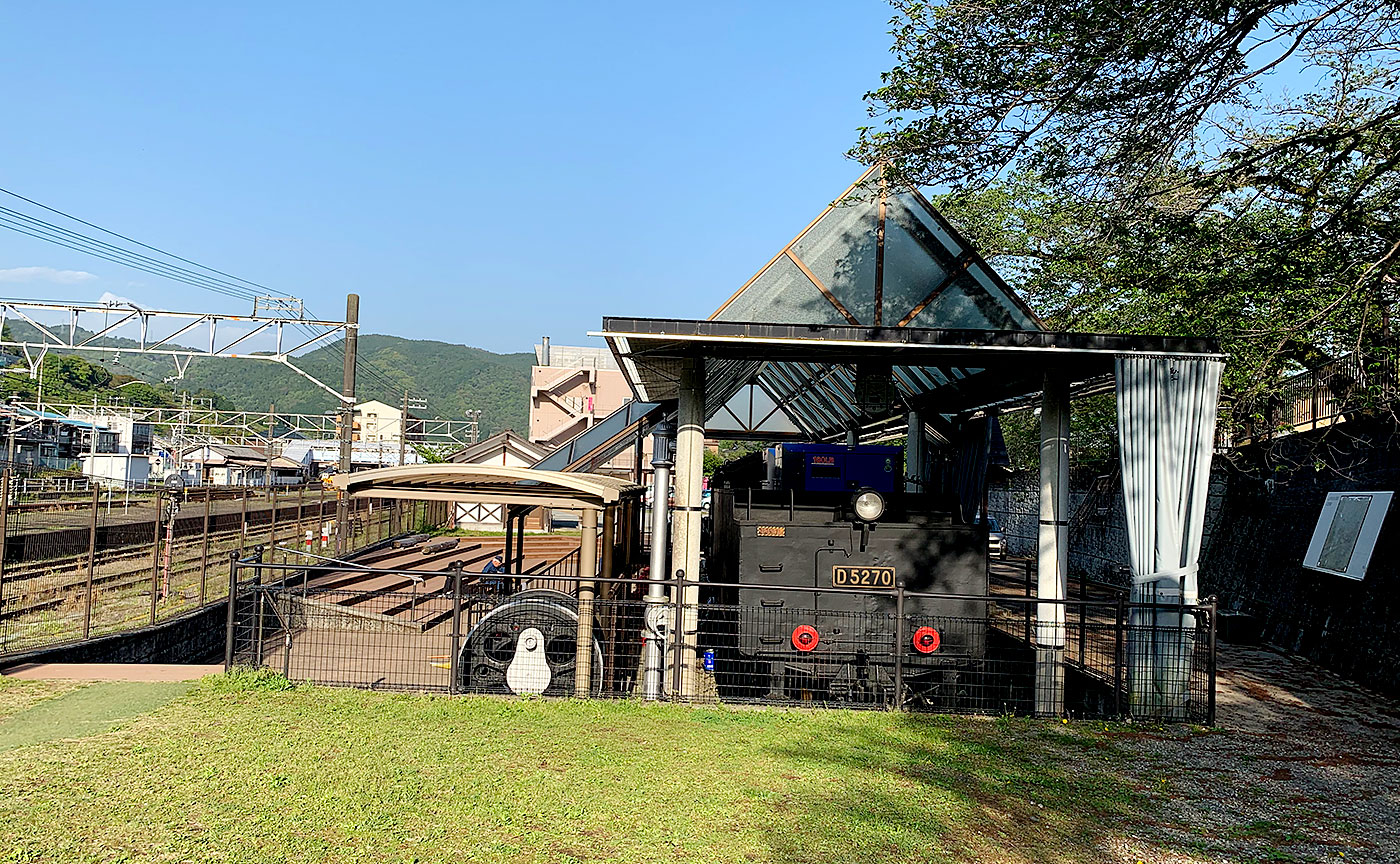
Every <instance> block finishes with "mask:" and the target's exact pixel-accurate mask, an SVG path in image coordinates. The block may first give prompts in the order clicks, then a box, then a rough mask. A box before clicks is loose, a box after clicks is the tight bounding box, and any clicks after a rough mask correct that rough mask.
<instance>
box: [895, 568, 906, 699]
mask: <svg viewBox="0 0 1400 864" xmlns="http://www.w3.org/2000/svg"><path fill="white" fill-rule="evenodd" d="M894 617H895V621H894V710H896V711H903V710H904V636H905V633H904V631H905V627H904V580H903V579H896V580H895V583H894Z"/></svg>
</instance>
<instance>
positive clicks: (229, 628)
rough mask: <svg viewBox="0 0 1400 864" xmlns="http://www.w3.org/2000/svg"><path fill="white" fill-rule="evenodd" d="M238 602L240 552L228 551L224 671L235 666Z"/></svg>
mask: <svg viewBox="0 0 1400 864" xmlns="http://www.w3.org/2000/svg"><path fill="white" fill-rule="evenodd" d="M237 603H238V553H237V552H234V551H232V550H230V551H229V553H228V617H227V619H226V620H225V622H224V671H225V672H227V671H229V670H230V669H232V668H233V628H234V626H235V624H236V623H237V622H235V621H234V608H235V606H236V605H237Z"/></svg>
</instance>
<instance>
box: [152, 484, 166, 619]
mask: <svg viewBox="0 0 1400 864" xmlns="http://www.w3.org/2000/svg"><path fill="white" fill-rule="evenodd" d="M163 497H165V494H164V493H163V492H161V491H160V490H159V489H157V490H156V514H155V516H154V517H153V518H152V519H151V522H152V523H153V524H154V525H155V532H154V534H155V539H154V540H152V541H151V623H152V624H155V623H156V591H157V590H159V589H160V523H161V522H162V521H163V520H162V519H161V517H162V516H164V515H165V512H164V511H163V510H162V509H161V506H162V502H161V499H162V498H163Z"/></svg>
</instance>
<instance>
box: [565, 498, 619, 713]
mask: <svg viewBox="0 0 1400 864" xmlns="http://www.w3.org/2000/svg"><path fill="white" fill-rule="evenodd" d="M605 521H611V520H605ZM596 575H598V511H597V510H594V509H593V508H592V507H585V508H584V509H583V511H582V513H581V514H580V517H579V534H578V576H579V583H578V634H577V637H576V639H575V642H576V644H575V647H574V695H575V696H577V697H579V698H580V699H587V698H588V697H589V696H590V695H592V692H593V598H594V597H595V596H596V594H597V588H598V583H597V582H595V581H593V577H594V576H596Z"/></svg>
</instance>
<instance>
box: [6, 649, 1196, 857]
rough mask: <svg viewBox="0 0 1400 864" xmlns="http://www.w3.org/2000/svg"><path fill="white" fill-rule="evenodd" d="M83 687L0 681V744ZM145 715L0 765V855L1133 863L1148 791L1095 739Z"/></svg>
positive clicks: (1015, 733) (504, 705)
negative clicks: (1130, 841) (11, 728)
mask: <svg viewBox="0 0 1400 864" xmlns="http://www.w3.org/2000/svg"><path fill="white" fill-rule="evenodd" d="M91 686H99V685H91ZM50 691H51V692H50ZM81 692H82V691H81V690H78V691H70V692H66V693H65V692H64V688H63V687H53V686H50V687H49V690H48V691H46V690H44V688H43V687H42V686H36V685H31V684H29V683H28V682H12V681H6V680H5V679H0V706H3V710H5V711H11V712H13V713H11V716H10V717H9V718H8V719H0V732H3V730H4V728H5V726H6V725H7V724H13V723H17V722H20V721H22V720H23V719H24V718H25V716H26V714H29V713H31V712H34V711H38V710H41V709H43V707H44V705H45V699H46V698H47V699H48V700H50V701H52V702H53V704H54V705H55V706H56V705H58V704H59V702H58V701H57V700H64V699H69V698H73V697H74V696H76V695H78V694H79V693H81ZM127 701H128V703H130V704H132V706H133V707H132V710H141V704H140V700H136V701H135V702H132V701H131V700H130V699H129V698H128V699H127ZM162 702H163V704H161V703H162ZM151 704H153V705H159V707H155V708H154V710H150V709H149V708H147V709H145V710H150V713H144V714H138V715H135V716H128V717H126V718H125V719H113V722H114V723H115V728H111V729H109V730H107V731H99V732H97V733H96V734H93V730H91V729H88V730H86V731H83V732H81V733H79V734H83V735H86V737H71V738H55V737H50V739H49V740H36V741H34V742H32V743H28V744H25V745H24V746H16V747H11V748H9V749H7V750H4V751H0V826H3V830H0V862H15V861H46V862H47V861H82V862H89V861H91V862H98V861H102V862H106V861H249V862H251V861H258V862H263V861H279V862H280V861H292V862H301V861H308V862H309V861H318V862H319V861H332V862H349V861H375V862H380V861H391V862H410V861H423V862H429V861H431V862H437V861H442V862H464V861H482V862H496V861H500V862H570V861H609V862H614V861H615V862H646V864H655V862H657V861H737V862H749V861H755V862H832V861H842V862H846V861H849V862H883V861H901V862H916V861H918V862H922V861H934V862H937V861H977V862H1088V861H1130V862H1131V861H1135V860H1137V857H1138V854H1137V853H1136V852H1132V851H1125V849H1126V848H1127V847H1125V846H1123V836H1124V835H1123V829H1124V827H1125V826H1127V825H1128V824H1130V823H1131V822H1132V821H1134V820H1136V819H1138V818H1140V817H1141V816H1142V815H1143V814H1144V813H1145V812H1147V811H1148V810H1149V809H1150V808H1151V807H1152V801H1153V797H1152V796H1153V794H1154V790H1152V789H1151V788H1150V787H1148V786H1146V785H1144V786H1143V787H1142V788H1137V787H1136V786H1134V785H1133V783H1132V782H1131V781H1126V780H1123V779H1119V774H1118V773H1117V771H1116V770H1115V768H1116V766H1118V765H1119V763H1120V761H1121V756H1120V754H1118V753H1117V751H1116V748H1115V745H1114V744H1113V743H1111V741H1110V740H1109V738H1108V737H1106V736H1104V735H1103V734H1102V732H1103V726H1102V724H1084V725H1080V724H1068V725H1062V724H1055V723H1045V722H1036V721H1025V720H1010V719H1005V720H990V719H959V718H940V717H912V716H907V715H895V714H886V713H876V712H868V713H865V712H843V711H822V712H800V711H787V712H784V711H754V710H725V709H692V708H686V707H677V706H651V705H644V704H637V703H606V702H567V701H558V702H556V701H548V702H547V701H538V700H536V701H507V700H498V699H491V698H456V699H449V698H444V697H432V696H418V695H393V694H384V693H371V692H364V691H354V690H333V689H324V688H316V687H295V688H287V687H286V684H285V682H283V681H281V680H280V679H277V678H275V677H267V676H258V675H243V676H235V677H233V678H228V679H226V678H222V677H214V678H209V679H205V680H204V681H202V682H200V683H198V684H196V685H195V686H193V687H192V688H191V689H189V690H188V691H187V692H184V693H183V695H178V696H176V697H175V698H173V700H169V699H168V695H167V698H166V699H154V698H153V700H152V702H151ZM25 706H28V707H27V708H26V707H25ZM51 707H52V706H51ZM41 737H42V736H41ZM1149 857H1151V856H1149ZM1170 860H1177V859H1176V858H1172V859H1170Z"/></svg>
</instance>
